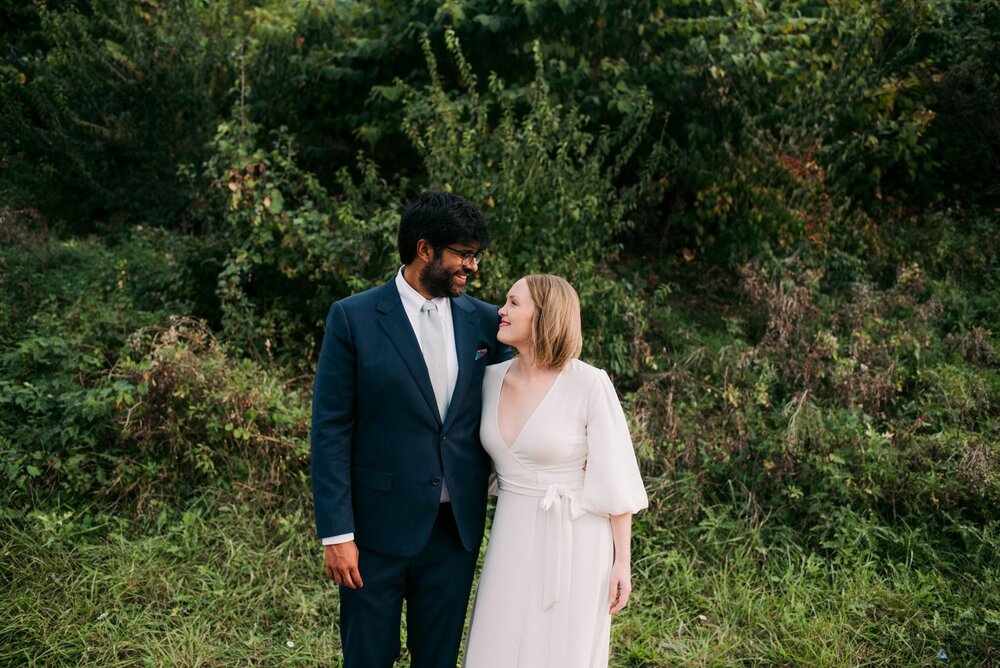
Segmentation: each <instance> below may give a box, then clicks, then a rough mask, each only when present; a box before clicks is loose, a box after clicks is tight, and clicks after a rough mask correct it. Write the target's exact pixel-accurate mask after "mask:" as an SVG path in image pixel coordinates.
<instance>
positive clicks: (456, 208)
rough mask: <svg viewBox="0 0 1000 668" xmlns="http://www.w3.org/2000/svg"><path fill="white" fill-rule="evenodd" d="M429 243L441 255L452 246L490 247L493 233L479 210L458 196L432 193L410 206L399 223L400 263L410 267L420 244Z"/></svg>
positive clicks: (441, 192) (427, 193) (423, 195)
mask: <svg viewBox="0 0 1000 668" xmlns="http://www.w3.org/2000/svg"><path fill="white" fill-rule="evenodd" d="M421 239H426V240H427V242H428V243H429V244H430V245H431V246H433V247H434V249H435V251H438V250H440V249H442V248H444V247H445V246H448V245H451V244H456V243H458V244H467V245H470V246H471V245H478V247H479V248H480V249H481V250H483V249H485V248H486V247H487V246H489V244H490V231H489V230H488V229H487V228H486V221H485V220H483V216H482V214H481V213H479V209H477V208H476V207H475V206H473V205H472V203H471V202H470V201H469V200H467V199H465V198H464V197H459V196H458V195H455V194H454V193H449V192H444V191H439V190H428V191H426V192H422V193H420V196H419V197H417V199H415V200H413V201H412V202H410V204H409V205H408V206H407V207H406V210H405V211H404V212H403V216H402V218H401V219H400V221H399V241H398V243H399V259H400V261H402V263H403V264H410V262H412V261H413V258H415V257H416V256H417V242H418V241H420V240H421Z"/></svg>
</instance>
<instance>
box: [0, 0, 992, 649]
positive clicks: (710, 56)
mask: <svg viewBox="0 0 1000 668" xmlns="http://www.w3.org/2000/svg"><path fill="white" fill-rule="evenodd" d="M998 45H1000V6H998V5H997V3H996V2H995V1H986V0H933V1H926V0H925V1H920V2H918V1H916V0H875V1H866V2H860V1H853V0H826V1H823V2H809V1H803V0H798V1H786V2H761V1H755V2H751V1H748V0H700V1H695V2H692V1H690V0H662V1H659V2H653V1H644V2H643V1H640V2H618V1H613V0H603V1H601V0H598V1H595V2H577V1H574V0H559V1H544V0H535V1H532V0H517V1H514V0H511V1H497V0H454V1H449V2H429V1H419V2H412V3H395V2H385V1H379V0H376V1H372V2H340V3H327V2H319V1H312V2H309V1H302V2H292V1H289V0H225V1H222V2H213V3H204V2H188V1H185V0H138V1H133V2H126V1H125V0H63V1H54V0H50V1H48V2H40V1H35V2H28V3H25V2H14V1H12V0H0V46H2V49H0V195H2V198H0V202H2V205H0V242H2V244H0V286H2V291H0V475H2V477H3V480H4V481H5V482H4V486H3V495H4V498H3V500H4V503H3V505H2V508H0V587H2V591H0V593H2V596H0V663H2V664H6V665H74V666H75V665H95V666H111V665H128V666H131V665H137V664H145V665H161V664H169V665H233V664H248V663H250V664H257V663H265V664H279V663H280V664H292V665H295V664H301V665H313V664H315V663H318V662H323V663H327V664H332V665H337V663H338V661H339V658H338V656H337V653H338V648H339V639H338V632H337V627H336V615H337V599H336V595H335V593H334V592H333V589H332V588H331V587H330V585H329V584H328V583H327V582H325V581H324V580H323V578H322V577H321V555H320V551H319V549H318V547H317V546H316V543H315V540H314V539H313V537H312V526H311V525H312V518H311V515H312V509H311V505H310V496H309V491H308V428H309V403H310V394H311V374H312V371H313V367H314V364H315V359H316V355H317V352H318V349H317V346H318V343H319V341H320V340H321V336H322V325H323V319H324V316H325V314H326V311H327V309H328V307H329V304H330V302H331V301H333V300H335V299H338V298H341V297H343V296H346V295H348V294H351V293H354V292H357V291H359V290H362V289H365V288H367V287H370V286H373V285H376V284H378V283H380V282H381V281H383V280H384V279H385V278H386V277H387V276H388V275H389V274H390V273H391V272H392V271H393V270H394V268H395V266H396V264H395V263H396V259H395V252H394V250H393V248H394V244H395V230H396V225H397V223H398V218H399V214H400V211H401V208H402V207H403V206H404V204H405V202H406V201H408V200H409V199H411V198H412V197H413V196H415V195H416V194H417V193H419V192H420V191H421V190H422V189H425V188H445V189H451V190H453V191H455V192H458V193H461V194H463V195H465V196H466V197H468V198H470V199H471V200H473V201H474V202H475V203H476V204H477V205H478V206H479V207H480V209H481V210H482V211H483V213H484V215H485V216H486V218H487V220H488V222H489V224H490V226H491V229H492V231H493V233H494V237H495V243H494V245H493V247H492V248H491V249H490V253H489V256H488V261H487V263H484V265H483V271H482V273H481V275H480V276H479V277H478V278H477V279H476V281H474V282H473V285H472V291H473V292H474V294H476V295H477V296H479V297H481V298H483V299H487V300H491V301H494V302H496V301H498V300H500V297H501V295H502V294H503V293H504V291H505V290H506V288H507V287H508V286H509V285H510V284H511V283H512V282H513V281H514V280H516V279H517V278H518V277H519V276H521V275H523V274H525V273H528V272H534V271H547V272H552V273H557V274H560V275H563V276H566V277H567V278H568V279H570V280H571V281H572V282H573V284H574V285H575V286H576V287H577V289H578V291H579V293H580V295H581V299H582V302H583V311H584V326H585V334H586V344H585V348H584V355H583V356H584V358H585V359H586V360H587V361H589V362H592V363H594V364H597V365H600V366H603V367H605V368H607V369H608V370H609V371H611V372H612V374H613V376H614V379H615V382H616V385H617V387H618V388H619V391H620V392H621V393H622V396H623V400H624V404H625V406H626V411H627V412H628V414H629V418H630V422H631V426H632V432H633V437H634V440H635V442H636V447H637V452H638V455H639V458H640V463H641V466H642V469H643V473H644V477H645V480H646V482H647V487H648V490H649V493H650V498H651V508H650V510H649V511H648V512H645V513H643V514H640V515H639V516H638V517H637V518H636V526H635V537H634V555H635V565H634V570H635V580H636V582H635V584H636V589H637V591H636V594H635V596H634V599H633V601H632V603H631V604H630V606H629V608H628V610H627V611H626V612H625V613H624V614H623V615H621V616H620V617H617V618H616V620H615V624H614V638H613V643H612V644H613V652H612V664H613V665H615V666H666V665H704V666H716V665H761V666H764V665H781V666H800V665H816V666H843V665H859V666H860V665H864V666H900V665H914V666H917V665H929V664H935V665H941V664H949V663H950V664H953V665H963V666H990V665H993V664H995V663H996V662H997V661H998V660H1000V647H998V645H997V642H996V638H997V637H1000V595H998V593H997V592H998V591H1000V560H998V552H1000V536H998V528H1000V526H998V524H997V519H996V509H997V507H998V505H1000V446H998V441H1000V409H998V401H1000V400H998V397H1000V373H998V357H997V350H996V332H997V331H998V328H1000V323H998V321H997V313H998V312H1000V299H998V295H1000V291H998V287H1000V286H998V269H997V263H996V257H997V254H998V253H997V251H998V249H997V241H996V237H997V235H996V230H997V225H996V223H997V221H998V211H1000V192H998V189H997V184H998V183H1000V178H998V177H1000V174H998V155H1000V74H998V71H997V68H996V63H997V62H998V60H1000V52H998V48H1000V47H998ZM404 633H405V630H404ZM407 663H408V657H407V656H406V654H405V651H404V656H403V657H402V658H401V664H403V665H406V664H407Z"/></svg>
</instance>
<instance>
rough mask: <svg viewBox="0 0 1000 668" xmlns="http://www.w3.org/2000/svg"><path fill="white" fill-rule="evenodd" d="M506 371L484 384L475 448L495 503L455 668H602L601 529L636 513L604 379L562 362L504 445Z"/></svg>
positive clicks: (619, 415) (495, 369)
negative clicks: (483, 455)
mask: <svg viewBox="0 0 1000 668" xmlns="http://www.w3.org/2000/svg"><path fill="white" fill-rule="evenodd" d="M512 362H513V361H508V362H504V363H501V364H497V365H495V366H491V367H489V368H487V370H486V375H485V378H484V385H483V412H482V423H481V427H480V439H481V441H482V443H483V447H484V448H485V449H486V451H487V452H488V453H489V455H490V457H491V458H492V459H493V464H494V467H495V469H496V475H497V483H498V487H499V493H498V499H497V510H496V514H495V516H494V519H493V525H492V531H491V534H490V539H489V545H488V548H487V553H486V561H485V563H484V566H483V572H482V575H481V577H480V583H479V588H478V591H477V596H476V603H475V609H474V612H473V617H472V623H471V627H470V632H469V641H468V645H467V649H466V660H465V666H466V667H467V668H489V667H496V668H501V667H503V668H508V667H509V668H514V667H515V666H517V667H521V668H532V667H534V666H538V667H539V668H541V667H543V666H580V667H590V666H606V665H607V660H608V639H609V635H610V615H609V614H608V608H609V607H610V603H609V601H608V584H609V577H610V571H611V565H612V563H613V558H614V554H613V552H614V547H613V541H612V537H611V523H610V519H609V517H610V516H611V515H618V514H622V513H635V512H638V511H639V510H641V509H642V508H645V507H646V504H647V500H646V493H645V490H644V488H643V484H642V479H641V477H640V475H639V468H638V465H637V463H636V458H635V454H634V451H633V449H632V442H631V438H630V437H629V433H628V426H627V423H626V420H625V415H624V412H623V411H622V408H621V404H620V403H619V401H618V396H617V394H616V393H615V390H614V387H613V386H612V385H611V381H610V379H609V378H608V376H607V374H606V373H605V372H604V371H602V370H600V369H597V368H595V367H592V366H590V365H587V364H585V363H583V362H580V361H579V360H571V361H570V363H569V364H567V366H566V367H565V368H564V369H563V370H562V371H561V372H560V373H559V375H558V376H557V377H556V379H555V381H554V382H553V383H552V386H551V387H550V388H549V390H548V392H547V394H546V395H545V396H544V397H543V398H542V400H541V401H540V402H539V403H538V405H537V406H536V408H535V409H534V411H533V412H532V414H531V415H530V416H529V418H528V420H527V422H525V424H524V426H523V427H522V429H521V432H520V433H519V434H518V435H517V437H516V438H515V439H514V440H513V442H511V443H509V444H508V443H505V442H504V440H503V437H502V436H501V434H500V429H499V421H498V419H497V418H498V414H497V411H498V408H499V400H500V393H501V389H502V386H503V379H504V377H505V376H506V373H507V371H508V369H509V368H510V366H511V364H512Z"/></svg>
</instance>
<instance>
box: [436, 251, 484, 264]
mask: <svg viewBox="0 0 1000 668" xmlns="http://www.w3.org/2000/svg"><path fill="white" fill-rule="evenodd" d="M441 248H446V249H448V250H450V251H451V252H452V253H454V254H455V255H458V256H459V257H460V258H462V266H463V267H468V266H469V265H470V264H472V261H473V260H475V261H476V265H478V264H479V263H480V262H482V261H483V256H484V255H485V254H486V251H485V250H478V251H476V252H475V253H473V252H472V251H464V250H459V249H457V248H452V247H451V246H441Z"/></svg>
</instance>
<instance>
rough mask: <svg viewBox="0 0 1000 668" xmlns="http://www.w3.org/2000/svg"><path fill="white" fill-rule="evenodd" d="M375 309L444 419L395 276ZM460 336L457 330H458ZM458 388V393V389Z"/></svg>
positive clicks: (429, 403)
mask: <svg viewBox="0 0 1000 668" xmlns="http://www.w3.org/2000/svg"><path fill="white" fill-rule="evenodd" d="M375 310H377V311H378V312H379V317H378V324H379V326H380V327H381V328H382V331H384V332H385V335H386V336H387V337H388V338H389V341H390V342H391V343H392V345H393V347H394V348H395V349H396V352H397V353H399V356H400V357H401V358H402V360H403V363H404V364H405V365H406V368H407V369H408V370H409V371H410V375H411V376H413V380H414V382H415V383H416V384H417V389H418V390H420V394H422V395H423V397H424V400H425V401H426V402H427V407H428V408H429V409H430V411H431V413H432V414H433V415H434V417H435V418H436V419H437V421H438V424H440V423H441V416H440V415H438V408H437V399H436V398H435V397H434V388H433V386H432V385H431V379H430V376H429V375H427V364H426V362H424V355H423V353H422V352H420V344H419V343H417V336H416V334H414V333H413V327H412V326H411V325H410V320H409V318H407V317H406V311H405V310H404V309H403V302H402V300H401V299H400V297H399V291H398V290H397V289H396V283H395V281H394V280H392V281H389V282H388V283H386V284H385V285H384V286H383V287H382V292H381V294H380V295H379V299H378V303H377V304H376V306H375ZM456 338H457V332H456ZM459 369H460V371H459V379H460V380H461V363H459ZM457 391H458V390H457V388H456V393H457Z"/></svg>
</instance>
